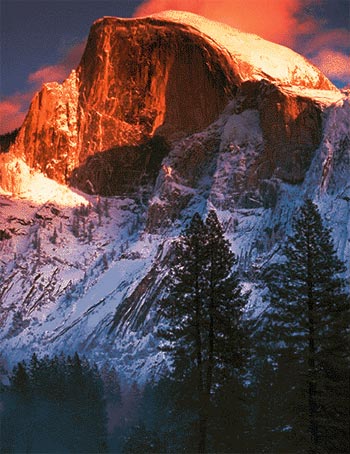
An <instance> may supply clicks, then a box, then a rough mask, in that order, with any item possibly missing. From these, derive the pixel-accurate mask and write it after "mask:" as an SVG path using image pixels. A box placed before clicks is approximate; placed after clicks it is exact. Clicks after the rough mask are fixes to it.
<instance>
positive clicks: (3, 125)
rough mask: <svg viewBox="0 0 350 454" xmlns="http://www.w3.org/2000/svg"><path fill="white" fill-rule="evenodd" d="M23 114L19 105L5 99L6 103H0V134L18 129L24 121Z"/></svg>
mask: <svg viewBox="0 0 350 454" xmlns="http://www.w3.org/2000/svg"><path fill="white" fill-rule="evenodd" d="M24 117H25V113H24V112H21V108H20V105H19V104H17V103H15V102H11V100H9V99H7V100H6V101H1V102H0V134H5V133H6V132H9V131H13V130H14V129H16V128H18V126H20V125H21V124H22V122H23V120H24Z"/></svg>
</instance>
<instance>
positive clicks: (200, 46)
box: [2, 12, 335, 194]
mask: <svg viewBox="0 0 350 454" xmlns="http://www.w3.org/2000/svg"><path fill="white" fill-rule="evenodd" d="M273 52H274V53H273ZM276 62H278V65H279V66H278V65H277V63H276ZM276 68H277V69H276ZM286 84H287V85H288V84H289V85H294V86H297V87H304V88H305V87H306V88H313V89H323V90H333V89H334V90H335V88H334V87H333V86H332V84H331V83H330V82H329V81H328V79H326V78H325V77H324V76H323V75H322V74H321V73H320V72H319V71H318V70H317V69H316V68H315V67H313V66H312V65H311V64H309V63H308V62H306V61H305V60H304V59H303V58H302V57H301V56H299V55H297V54H295V53H294V52H292V51H291V50H289V49H287V48H284V47H282V46H278V45H275V44H272V43H269V42H267V41H264V40H262V39H261V38H258V37H256V36H255V35H248V34H244V33H241V32H239V31H237V30H234V29H232V28H230V27H227V26H224V25H222V24H217V23H215V22H211V21H208V20H206V19H203V18H200V17H199V16H195V15H192V14H188V13H176V12H169V13H163V14H161V15H158V16H151V17H146V18H141V19H118V18H112V17H107V18H103V19H100V20H98V21H96V22H95V23H94V24H93V26H92V28H91V31H90V35H89V38H88V41H87V46H86V49H85V52H84V55H83V57H82V60H81V62H80V64H79V66H78V68H77V70H76V71H73V72H72V73H71V75H70V76H69V78H68V79H67V80H66V81H65V82H64V83H63V84H62V85H60V84H57V83H50V84H46V85H44V87H43V89H42V90H41V91H40V92H39V93H37V94H36V96H35V97H34V99H33V101H32V104H31V106H30V110H29V112H28V115H27V117H26V119H25V121H24V123H23V126H22V128H21V130H20V132H19V135H18V137H17V140H16V144H15V145H13V146H12V148H11V149H10V154H12V155H15V156H16V157H22V158H23V160H24V161H25V162H26V163H27V164H28V165H29V167H30V168H35V169H38V170H40V171H42V172H43V173H45V174H46V175H47V176H49V177H50V178H53V179H55V180H56V181H58V182H60V183H67V182H68V181H69V180H70V178H71V177H72V174H73V178H71V181H72V182H73V183H74V184H76V185H78V187H80V188H81V189H83V190H86V188H87V181H88V180H90V181H91V179H92V178H93V176H92V175H90V174H89V171H90V172H92V173H93V171H94V169H93V166H91V161H90V164H87V163H86V160H87V158H88V157H89V156H93V155H95V154H96V153H100V152H107V151H108V150H112V149H113V150H114V151H113V152H110V153H109V154H108V159H112V160H113V159H114V158H115V159H116V161H117V162H118V167H119V168H120V170H121V172H123V166H124V164H125V165H126V163H125V160H124V159H123V157H122V156H121V158H120V159H119V158H117V155H118V153H119V152H118V149H117V147H123V146H138V145H139V144H142V143H145V142H147V141H148V140H149V139H150V138H152V137H154V136H155V135H159V136H163V137H165V138H166V139H167V140H175V139H176V138H179V137H185V136H188V135H189V134H191V133H193V132H196V131H201V130H203V129H204V128H205V127H207V126H208V125H209V124H211V123H212V122H213V121H214V120H215V119H216V118H217V117H218V116H219V114H220V113H221V112H222V111H223V110H224V108H225V106H226V105H227V103H228V101H230V100H232V99H236V100H237V105H238V104H239V107H237V108H240V109H241V110H244V109H246V108H252V107H253V108H257V109H258V111H259V115H260V123H261V128H262V131H263V137H264V152H263V153H262V154H261V155H260V157H259V159H258V160H257V162H256V165H255V167H253V172H252V174H251V181H252V183H254V184H255V183H257V182H258V181H260V180H261V179H266V178H270V177H271V176H272V175H275V176H278V177H279V178H282V179H284V180H285V181H289V182H298V181H301V180H302V179H303V177H304V174H305V170H306V169H307V167H308V165H309V163H310V159H311V156H312V152H313V151H314V150H315V149H316V148H317V146H318V145H319V142H320V136H321V116H320V109H319V108H318V106H317V105H316V104H315V102H314V101H313V100H311V99H310V98H309V97H308V96H303V95H300V94H298V95H295V94H287V93H286V92H285V91H283V87H284V86H285V85H286ZM120 150H122V149H120ZM120 153H121V155H122V154H123V151H120ZM113 156H114V158H113ZM7 159H8V158H7ZM133 162H134V165H135V169H134V171H135V172H136V173H137V174H142V173H143V172H144V171H145V170H146V169H145V167H144V160H143V159H139V160H138V159H133ZM129 165H130V163H128V166H129ZM81 167H82V168H83V170H82V171H80V170H79V169H80V168H81ZM89 169H90V170H89ZM83 175H84V178H83ZM105 175H107V174H105ZM90 177H91V178H90ZM2 185H3V186H6V172H4V171H3V172H2ZM99 186H100V187H101V185H99ZM107 186H109V187H115V191H116V192H115V194H118V193H119V192H118V185H114V186H113V185H112V186H111V185H110V184H109V183H108V182H107Z"/></svg>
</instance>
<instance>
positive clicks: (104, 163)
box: [69, 136, 170, 196]
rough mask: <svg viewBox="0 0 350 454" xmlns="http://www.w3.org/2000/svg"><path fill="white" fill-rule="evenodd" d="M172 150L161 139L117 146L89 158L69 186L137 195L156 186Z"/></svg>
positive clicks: (71, 178) (85, 189)
mask: <svg viewBox="0 0 350 454" xmlns="http://www.w3.org/2000/svg"><path fill="white" fill-rule="evenodd" d="M169 150H170V147H169V144H168V143H167V142H166V140H165V139H164V138H163V137H160V136H155V137H153V138H152V139H150V140H148V141H147V142H144V143H142V144H140V145H137V146H121V147H113V148H111V149H109V150H106V151H102V152H100V153H96V154H94V155H93V156H89V157H88V158H87V159H86V161H85V162H84V163H83V164H82V165H81V166H80V167H77V168H76V169H74V170H73V172H72V175H71V177H70V179H69V183H70V185H71V186H73V187H75V188H77V189H80V190H81V191H83V192H85V193H87V194H99V195H102V196H113V195H126V194H133V193H135V192H137V190H138V189H139V188H140V187H141V186H145V185H149V184H151V185H153V184H154V183H155V180H156V178H157V175H158V173H159V170H160V168H161V164H162V160H163V159H164V157H165V156H166V155H167V154H168V153H169Z"/></svg>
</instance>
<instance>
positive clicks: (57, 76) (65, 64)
mask: <svg viewBox="0 0 350 454" xmlns="http://www.w3.org/2000/svg"><path fill="white" fill-rule="evenodd" d="M84 48H85V41H84V42H81V43H79V44H76V45H74V46H73V47H71V48H70V49H69V50H68V52H67V53H66V55H65V56H64V58H63V59H62V60H61V61H60V62H59V63H57V64H56V65H50V66H43V67H41V68H39V69H38V70H37V71H34V72H33V73H30V74H29V75H28V82H29V83H30V84H31V85H32V88H31V89H29V90H27V91H26V92H23V93H14V94H13V95H11V96H7V97H6V98H4V99H3V100H2V101H1V102H0V134H4V133H6V132H9V131H12V130H14V129H16V128H18V127H20V126H21V124H22V123H23V120H24V118H25V116H26V113H27V110H28V106H29V103H30V101H31V99H32V98H33V95H34V93H35V92H36V91H38V90H39V89H40V87H41V86H42V84H44V83H46V82H54V81H56V82H63V80H64V79H66V77H67V76H68V75H69V73H70V72H71V70H72V69H73V68H75V67H76V66H77V65H78V63H79V61H80V58H81V55H82V53H83V50H84Z"/></svg>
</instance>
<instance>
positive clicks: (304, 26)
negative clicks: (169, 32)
mask: <svg viewBox="0 0 350 454" xmlns="http://www.w3.org/2000/svg"><path fill="white" fill-rule="evenodd" d="M307 3H308V0H303V1H301V0H278V1H271V0H220V1H216V0H192V1H188V0H147V1H146V2H144V3H143V4H142V5H141V6H140V7H139V8H138V9H137V10H136V12H135V16H136V17H138V16H144V15H149V14H152V13H157V12H160V11H164V10H168V9H175V10H184V11H190V12H193V13H196V14H200V15H202V16H204V17H207V18H209V19H213V20H216V21H219V22H224V23H227V24H229V25H231V26H233V27H235V28H238V29H240V30H242V31H245V32H250V33H256V34H258V35H260V36H262V37H263V38H265V39H268V40H270V41H274V42H277V43H280V44H284V45H289V46H292V45H294V44H295V41H296V38H297V37H298V36H299V35H300V34H301V33H302V34H305V33H311V32H313V31H314V30H315V29H316V28H317V24H316V22H315V21H314V19H312V18H307V19H305V18H304V19H301V15H300V14H299V13H300V12H301V11H302V8H303V7H305V5H306V4H307ZM298 14H299V15H298Z"/></svg>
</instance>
